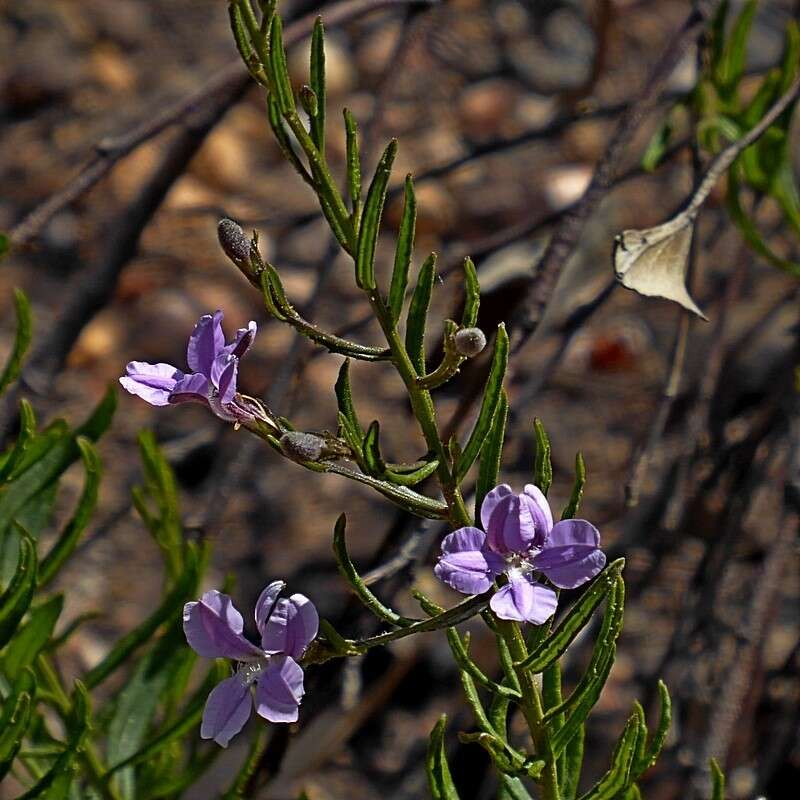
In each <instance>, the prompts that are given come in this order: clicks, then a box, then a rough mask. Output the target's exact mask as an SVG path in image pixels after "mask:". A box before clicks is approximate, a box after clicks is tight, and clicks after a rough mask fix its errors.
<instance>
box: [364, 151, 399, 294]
mask: <svg viewBox="0 0 800 800" xmlns="http://www.w3.org/2000/svg"><path fill="white" fill-rule="evenodd" d="M396 155H397V141H396V140H395V139H392V141H391V142H389V144H388V146H387V147H386V150H384V152H383V155H382V156H381V160H380V161H379V162H378V166H377V169H376V170H375V177H374V178H373V179H372V183H371V184H370V187H369V191H368V192H367V199H366V201H365V202H364V213H363V216H362V218H361V224H360V225H359V229H358V241H357V244H356V283H357V284H358V287H359V288H360V289H364V290H365V291H367V292H372V291H375V289H376V284H375V249H376V247H377V244H378V231H379V229H380V225H381V217H382V216H383V204H384V203H385V201H386V187H387V186H388V184H389V175H390V174H391V172H392V164H393V163H394V159H395V156H396Z"/></svg>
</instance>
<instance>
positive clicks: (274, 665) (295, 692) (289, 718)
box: [256, 656, 305, 722]
mask: <svg viewBox="0 0 800 800" xmlns="http://www.w3.org/2000/svg"><path fill="white" fill-rule="evenodd" d="M304 694H305V690H304V689H303V670H302V669H301V668H300V665H299V664H298V663H297V662H296V661H295V660H294V659H293V658H291V657H290V656H273V657H272V658H271V659H270V661H269V664H268V666H267V668H266V669H265V670H264V672H263V673H262V674H261V676H260V677H259V679H258V686H257V687H256V713H257V714H259V715H260V716H262V717H264V719H267V720H269V721H270V722H296V721H297V717H298V709H299V707H300V702H301V701H302V699H303V695H304Z"/></svg>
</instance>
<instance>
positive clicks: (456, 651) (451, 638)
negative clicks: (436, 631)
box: [447, 628, 522, 699]
mask: <svg viewBox="0 0 800 800" xmlns="http://www.w3.org/2000/svg"><path fill="white" fill-rule="evenodd" d="M447 642H448V644H449V645H450V650H451V651H452V653H453V658H454V659H455V661H456V664H458V666H459V668H460V669H462V670H464V672H466V673H468V674H469V675H470V677H471V678H472V679H473V680H475V681H477V682H478V683H479V684H480V685H481V686H483V688H484V689H488V690H489V691H490V692H494V693H495V694H499V695H503V696H504V697H511V698H517V699H519V698H521V697H522V695H520V693H519V692H518V691H516V690H515V689H511V688H510V687H508V686H502V685H501V684H499V683H497V682H496V681H493V680H492V679H491V678H490V677H488V676H487V675H486V673H485V672H483V670H482V669H481V668H480V667H479V666H478V665H477V664H476V663H475V662H474V661H473V660H472V659H471V658H470V657H469V633H467V635H466V639H465V640H464V641H462V639H461V636H460V634H459V633H458V631H457V630H456V629H455V628H450V629H448V631H447Z"/></svg>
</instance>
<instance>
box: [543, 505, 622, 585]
mask: <svg viewBox="0 0 800 800" xmlns="http://www.w3.org/2000/svg"><path fill="white" fill-rule="evenodd" d="M532 563H533V566H534V567H535V568H536V569H538V570H539V571H540V572H542V573H543V574H544V575H545V576H546V577H547V579H548V580H549V581H551V582H552V583H554V584H555V585H556V586H558V587H559V588H560V589H574V588H575V587H576V586H580V585H581V584H584V583H586V581H588V580H591V579H592V578H594V576H595V575H597V574H598V573H599V572H600V570H602V569H603V567H604V566H605V564H606V556H605V553H603V551H602V550H600V533H599V531H598V530H597V528H595V527H594V525H592V524H591V523H590V522H587V521H586V520H585V519H565V520H562V521H561V522H558V523H556V524H555V526H554V527H553V530H552V531H550V535H549V536H548V537H547V541H546V542H545V547H544V550H542V552H541V553H539V554H538V555H536V556H535V558H534V559H533V561H532Z"/></svg>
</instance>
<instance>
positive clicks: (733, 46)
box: [714, 0, 758, 100]
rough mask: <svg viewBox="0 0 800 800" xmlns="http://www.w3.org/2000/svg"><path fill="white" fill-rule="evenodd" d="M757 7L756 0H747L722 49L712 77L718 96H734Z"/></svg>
mask: <svg viewBox="0 0 800 800" xmlns="http://www.w3.org/2000/svg"><path fill="white" fill-rule="evenodd" d="M757 7H758V2H757V0H747V2H746V3H745V5H744V8H742V10H741V12H740V14H739V16H738V17H737V18H736V21H735V22H734V24H733V29H732V30H731V34H730V36H729V37H728V40H727V42H726V43H725V46H724V48H723V50H722V55H721V57H720V60H719V63H718V65H717V69H716V71H715V75H714V78H715V84H716V86H717V89H718V91H719V93H720V96H721V97H723V98H724V99H728V100H729V99H732V98H733V97H734V96H735V94H736V88H737V87H738V85H739V81H740V80H741V79H742V75H743V74H744V67H745V61H746V59H747V39H748V36H749V35H750V28H751V26H752V24H753V18H754V17H755V13H756V9H757Z"/></svg>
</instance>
